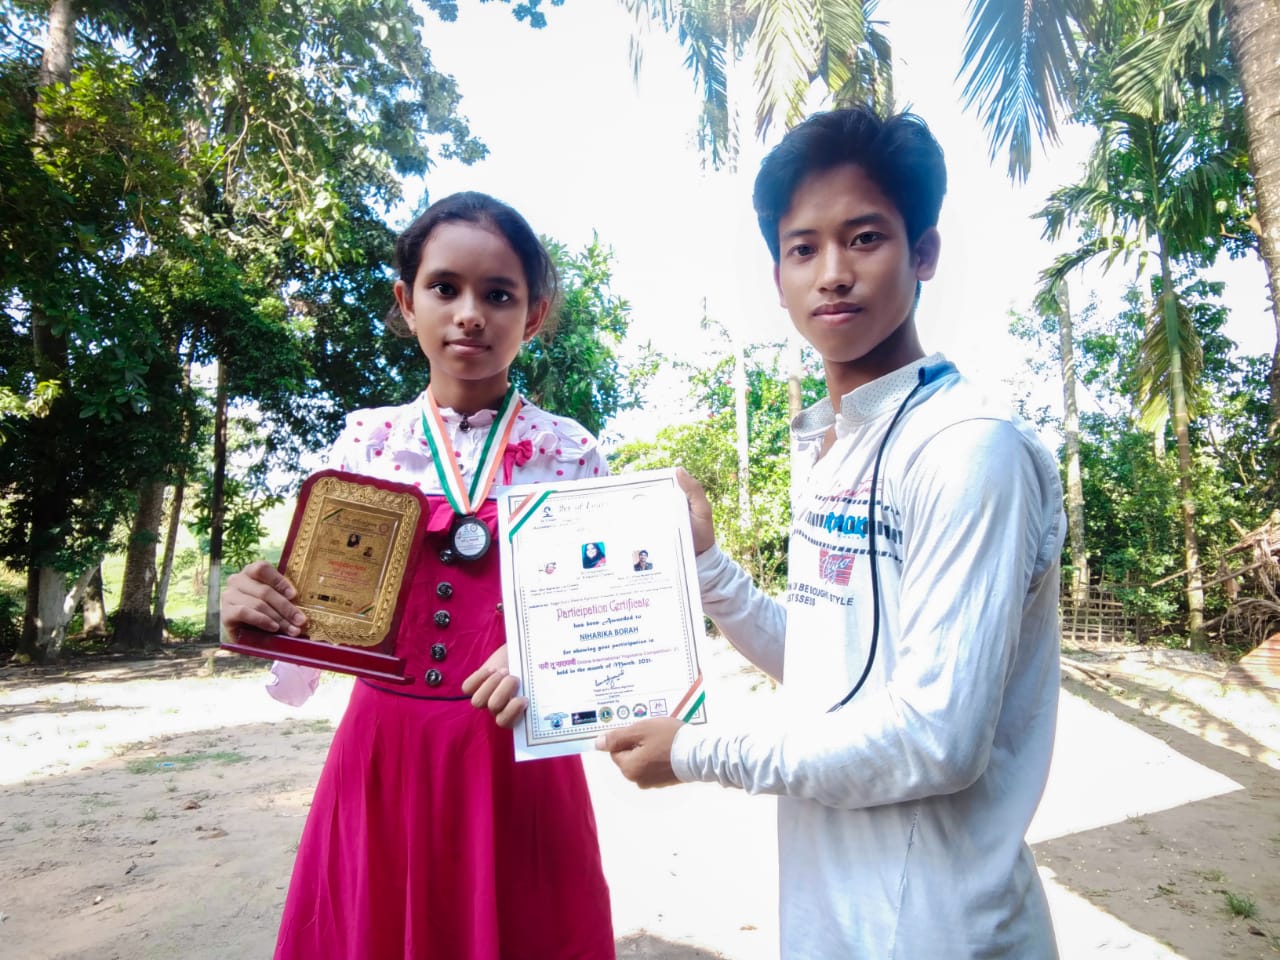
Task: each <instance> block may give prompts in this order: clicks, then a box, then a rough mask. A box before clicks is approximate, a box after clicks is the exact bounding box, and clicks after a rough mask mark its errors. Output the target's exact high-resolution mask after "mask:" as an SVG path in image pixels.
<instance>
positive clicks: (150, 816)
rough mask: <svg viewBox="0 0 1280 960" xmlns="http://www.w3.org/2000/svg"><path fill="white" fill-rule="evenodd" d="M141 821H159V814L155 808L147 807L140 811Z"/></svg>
mask: <svg viewBox="0 0 1280 960" xmlns="http://www.w3.org/2000/svg"><path fill="white" fill-rule="evenodd" d="M142 819H143V820H159V819H160V812H159V811H158V810H156V808H155V807H147V809H145V810H143V811H142Z"/></svg>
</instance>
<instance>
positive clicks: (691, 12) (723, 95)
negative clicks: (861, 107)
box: [621, 0, 893, 169]
mask: <svg viewBox="0 0 1280 960" xmlns="http://www.w3.org/2000/svg"><path fill="white" fill-rule="evenodd" d="M621 2H622V5H623V7H624V8H626V10H627V11H628V12H630V13H631V14H632V15H633V16H634V17H635V18H636V23H637V27H639V26H642V25H649V24H654V25H657V26H658V27H660V28H661V29H663V30H665V31H666V32H668V33H675V34H676V36H677V38H678V39H679V41H680V45H681V47H682V48H683V49H684V51H685V66H687V67H688V68H689V70H690V71H691V72H692V73H693V79H694V83H695V84H697V86H698V89H699V93H700V95H701V97H702V104H703V107H702V115H701V119H700V122H699V129H698V141H699V145H700V147H701V148H702V149H703V151H704V153H705V154H706V155H707V156H708V157H709V158H710V160H711V164H712V166H713V167H715V168H717V169H719V168H720V167H722V166H725V165H730V166H731V165H732V164H733V163H734V162H735V161H736V159H737V155H738V143H739V141H738V133H737V122H736V110H735V109H733V107H735V106H736V104H737V103H740V102H742V101H741V97H740V96H738V95H737V94H736V93H734V92H733V91H731V90H730V88H729V77H730V75H731V74H732V72H733V70H732V67H733V65H735V64H736V63H737V62H738V61H739V60H740V59H741V58H742V57H743V55H744V54H745V53H746V52H747V50H748V49H751V50H752V51H753V59H754V63H755V84H756V91H757V98H756V110H755V115H756V134H757V135H758V136H763V135H764V134H765V133H767V132H768V130H769V128H770V127H771V126H772V125H773V124H775V123H777V122H779V121H781V122H782V123H783V125H784V126H787V127H791V126H794V125H795V124H796V123H798V122H799V121H800V120H802V119H804V116H805V103H806V100H807V99H808V97H809V93H810V90H812V89H813V87H814V85H815V84H819V85H820V86H821V88H822V89H823V90H824V91H825V95H826V96H827V97H828V98H829V100H830V102H831V104H832V105H834V106H841V105H846V104H851V103H869V104H873V105H875V106H876V107H877V108H878V109H881V110H888V109H889V108H890V107H891V106H892V103H893V77H892V54H891V50H890V47H889V41H888V39H887V38H886V37H885V36H884V34H883V33H881V32H880V31H879V30H878V29H877V25H876V22H875V21H874V20H873V19H872V17H873V15H874V13H875V9H876V5H877V3H878V0H862V2H860V3H851V2H849V0H621ZM641 53H642V49H641V44H640V39H639V36H638V33H637V35H633V37H632V40H631V62H632V65H633V67H634V68H635V69H636V70H638V69H639V66H640V60H641Z"/></svg>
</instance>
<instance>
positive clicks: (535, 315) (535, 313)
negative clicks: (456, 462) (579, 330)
mask: <svg viewBox="0 0 1280 960" xmlns="http://www.w3.org/2000/svg"><path fill="white" fill-rule="evenodd" d="M395 290H396V303H397V304H398V305H399V307H400V312H401V314H402V315H403V316H404V319H405V323H407V324H408V325H409V329H410V330H412V331H413V334H414V336H416V337H417V338H418V344H419V345H420V346H421V347H422V352H423V353H425V354H426V355H427V360H428V361H429V362H430V364H431V392H432V395H433V396H434V397H435V400H436V402H437V403H438V404H440V406H442V407H452V408H453V409H454V410H456V411H458V412H460V413H474V412H475V411H476V410H481V409H484V408H486V407H493V406H496V405H497V402H498V401H499V400H501V398H502V395H503V394H504V393H506V391H507V369H508V368H509V367H510V366H511V362H512V361H513V360H514V359H515V358H516V354H517V353H519V352H520V347H521V346H522V345H523V344H524V343H525V342H526V341H528V340H529V339H530V338H532V337H533V335H534V334H536V333H537V332H538V330H539V329H540V328H541V327H542V322H543V320H545V319H546V316H547V308H548V306H549V304H548V303H547V301H546V300H539V301H538V302H536V303H530V302H529V285H528V282H527V281H526V280H525V275H524V268H523V267H522V266H521V264H520V258H519V257H518V256H517V255H516V252H515V250H513V249H512V248H511V245H510V244H509V243H508V242H507V240H506V238H505V237H503V236H502V234H501V233H499V232H497V231H496V230H494V229H493V228H491V227H489V226H486V225H482V224H476V223H467V222H466V221H460V220H451V221H448V222H446V223H442V224H440V225H439V226H437V227H436V228H435V229H434V230H432V231H431V234H430V236H428V237H427V239H426V242H425V243H424V244H423V245H422V262H421V263H419V264H418V272H417V275H416V276H415V277H414V278H413V287H412V289H410V288H409V287H408V286H407V285H406V284H405V282H404V281H403V280H397V281H396V288H395Z"/></svg>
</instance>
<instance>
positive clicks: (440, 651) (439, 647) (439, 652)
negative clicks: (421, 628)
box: [431, 643, 449, 663]
mask: <svg viewBox="0 0 1280 960" xmlns="http://www.w3.org/2000/svg"><path fill="white" fill-rule="evenodd" d="M448 652H449V651H448V650H446V649H445V646H444V644H443V643H433V644H432V645H431V659H432V660H434V661H436V662H437V663H439V662H440V661H441V660H443V659H444V658H445V656H446V655H447V654H448Z"/></svg>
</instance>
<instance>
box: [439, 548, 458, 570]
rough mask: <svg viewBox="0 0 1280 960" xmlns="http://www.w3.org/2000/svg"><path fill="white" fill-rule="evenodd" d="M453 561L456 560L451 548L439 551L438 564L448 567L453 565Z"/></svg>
mask: <svg viewBox="0 0 1280 960" xmlns="http://www.w3.org/2000/svg"><path fill="white" fill-rule="evenodd" d="M455 559H456V555H455V554H454V552H453V550H452V548H450V547H445V548H444V549H443V550H441V551H440V562H441V563H443V564H444V565H445V566H448V565H449V564H451V563H453V561H454V560H455Z"/></svg>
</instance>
